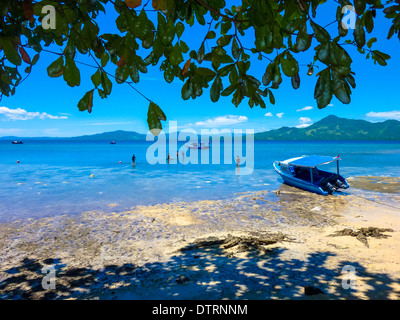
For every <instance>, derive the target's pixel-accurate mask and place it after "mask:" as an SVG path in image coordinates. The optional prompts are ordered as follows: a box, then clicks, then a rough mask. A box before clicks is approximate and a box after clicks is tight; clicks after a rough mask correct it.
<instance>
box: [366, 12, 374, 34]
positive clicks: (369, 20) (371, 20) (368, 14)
mask: <svg viewBox="0 0 400 320" xmlns="http://www.w3.org/2000/svg"><path fill="white" fill-rule="evenodd" d="M365 29H367V31H368V33H371V32H372V30H373V29H374V18H373V17H372V12H371V11H367V12H366V13H365Z"/></svg>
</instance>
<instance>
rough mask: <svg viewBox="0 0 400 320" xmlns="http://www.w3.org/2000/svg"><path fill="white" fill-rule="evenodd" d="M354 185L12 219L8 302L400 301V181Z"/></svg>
mask: <svg viewBox="0 0 400 320" xmlns="http://www.w3.org/2000/svg"><path fill="white" fill-rule="evenodd" d="M349 183H350V185H351V186H354V188H351V191H349V192H348V193H343V194H336V195H332V196H326V197H324V196H319V195H316V194H311V193H308V192H303V191H301V190H298V189H295V188H292V187H289V186H286V185H282V186H281V187H280V188H279V189H278V190H263V191H256V192H244V193H240V194H236V195H235V196H234V197H232V198H231V199H226V200H216V201H215V200H213V201H211V200H210V201H207V200H202V201H195V202H176V203H169V204H168V203H166V204H158V205H154V206H137V207H134V208H132V209H131V210H128V211H119V210H118V203H110V204H109V207H113V208H115V212H112V213H107V214H106V213H103V212H100V211H90V212H84V213H82V214H80V215H78V216H66V215H64V216H54V217H49V218H41V219H27V220H18V221H13V222H9V223H2V224H0V298H1V299H218V300H219V299H399V298H400V256H399V254H398V253H399V252H400V179H399V178H389V177H354V178H349ZM49 267H50V270H54V273H53V275H54V277H53V280H54V284H55V289H52V288H50V289H44V287H43V283H45V286H46V284H49V283H51V282H49V281H50V280H49V279H50V278H49V277H48V276H49V274H48V273H46V272H48V271H47V270H49ZM51 268H53V269H51ZM48 280H49V281H48Z"/></svg>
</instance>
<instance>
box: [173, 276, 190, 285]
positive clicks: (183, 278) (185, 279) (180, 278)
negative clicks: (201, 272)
mask: <svg viewBox="0 0 400 320" xmlns="http://www.w3.org/2000/svg"><path fill="white" fill-rule="evenodd" d="M175 281H176V282H177V283H179V284H182V283H185V282H187V281H189V278H188V277H186V276H179V277H178V278H176V280H175Z"/></svg>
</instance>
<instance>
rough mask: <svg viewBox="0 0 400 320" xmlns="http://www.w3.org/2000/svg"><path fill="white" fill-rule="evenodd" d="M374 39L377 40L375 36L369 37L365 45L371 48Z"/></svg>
mask: <svg viewBox="0 0 400 320" xmlns="http://www.w3.org/2000/svg"><path fill="white" fill-rule="evenodd" d="M376 41H378V40H377V39H376V38H371V39H369V40H368V42H367V47H368V48H371V47H372V45H373V44H374V43H375V42H376Z"/></svg>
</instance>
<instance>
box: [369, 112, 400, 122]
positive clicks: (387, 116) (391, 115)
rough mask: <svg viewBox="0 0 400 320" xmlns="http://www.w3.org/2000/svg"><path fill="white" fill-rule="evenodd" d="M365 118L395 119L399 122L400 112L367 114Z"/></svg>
mask: <svg viewBox="0 0 400 320" xmlns="http://www.w3.org/2000/svg"><path fill="white" fill-rule="evenodd" d="M366 116H367V117H371V118H383V119H395V120H400V111H398V110H393V111H384V112H374V111H371V112H368V113H367V114H366Z"/></svg>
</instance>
